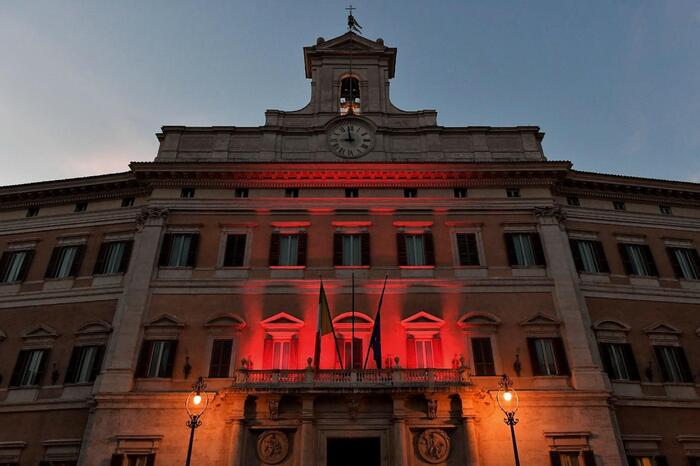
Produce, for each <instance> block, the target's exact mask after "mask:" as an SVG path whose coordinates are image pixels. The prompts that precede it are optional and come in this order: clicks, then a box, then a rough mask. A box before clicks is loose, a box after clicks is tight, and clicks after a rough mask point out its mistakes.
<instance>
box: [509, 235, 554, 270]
mask: <svg viewBox="0 0 700 466" xmlns="http://www.w3.org/2000/svg"><path fill="white" fill-rule="evenodd" d="M505 240H506V252H507V254H508V263H509V264H510V265H511V266H518V267H533V266H540V265H545V264H546V262H545V259H544V251H543V250H542V242H541V241H540V235H539V234H537V233H506V234H505Z"/></svg>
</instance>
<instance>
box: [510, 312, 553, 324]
mask: <svg viewBox="0 0 700 466" xmlns="http://www.w3.org/2000/svg"><path fill="white" fill-rule="evenodd" d="M560 324H561V321H560V320H559V319H556V318H554V317H551V316H548V315H547V314H544V313H542V312H538V313H537V314H535V315H534V316H532V317H530V318H527V319H525V320H523V321H522V322H520V325H523V326H527V325H551V326H555V325H560Z"/></svg>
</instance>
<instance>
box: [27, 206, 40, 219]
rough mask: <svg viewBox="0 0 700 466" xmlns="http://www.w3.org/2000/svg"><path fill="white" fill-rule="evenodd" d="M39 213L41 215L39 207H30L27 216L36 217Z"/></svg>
mask: <svg viewBox="0 0 700 466" xmlns="http://www.w3.org/2000/svg"><path fill="white" fill-rule="evenodd" d="M37 215H39V208H38V207H30V208H28V209H27V217H36V216H37Z"/></svg>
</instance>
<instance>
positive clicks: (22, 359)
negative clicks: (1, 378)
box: [10, 350, 29, 387]
mask: <svg viewBox="0 0 700 466" xmlns="http://www.w3.org/2000/svg"><path fill="white" fill-rule="evenodd" d="M28 357H29V351H27V350H21V351H20V352H19V355H17V362H16V363H15V369H14V370H13V371H12V377H11V378H10V387H18V386H19V384H20V382H21V378H22V372H24V367H25V366H26V365H27V358H28Z"/></svg>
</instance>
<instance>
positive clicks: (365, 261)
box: [360, 232, 371, 266]
mask: <svg viewBox="0 0 700 466" xmlns="http://www.w3.org/2000/svg"><path fill="white" fill-rule="evenodd" d="M360 256H361V257H360V260H361V261H362V265H364V266H369V265H370V264H369V262H370V257H371V256H370V249H369V233H367V232H364V233H360Z"/></svg>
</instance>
